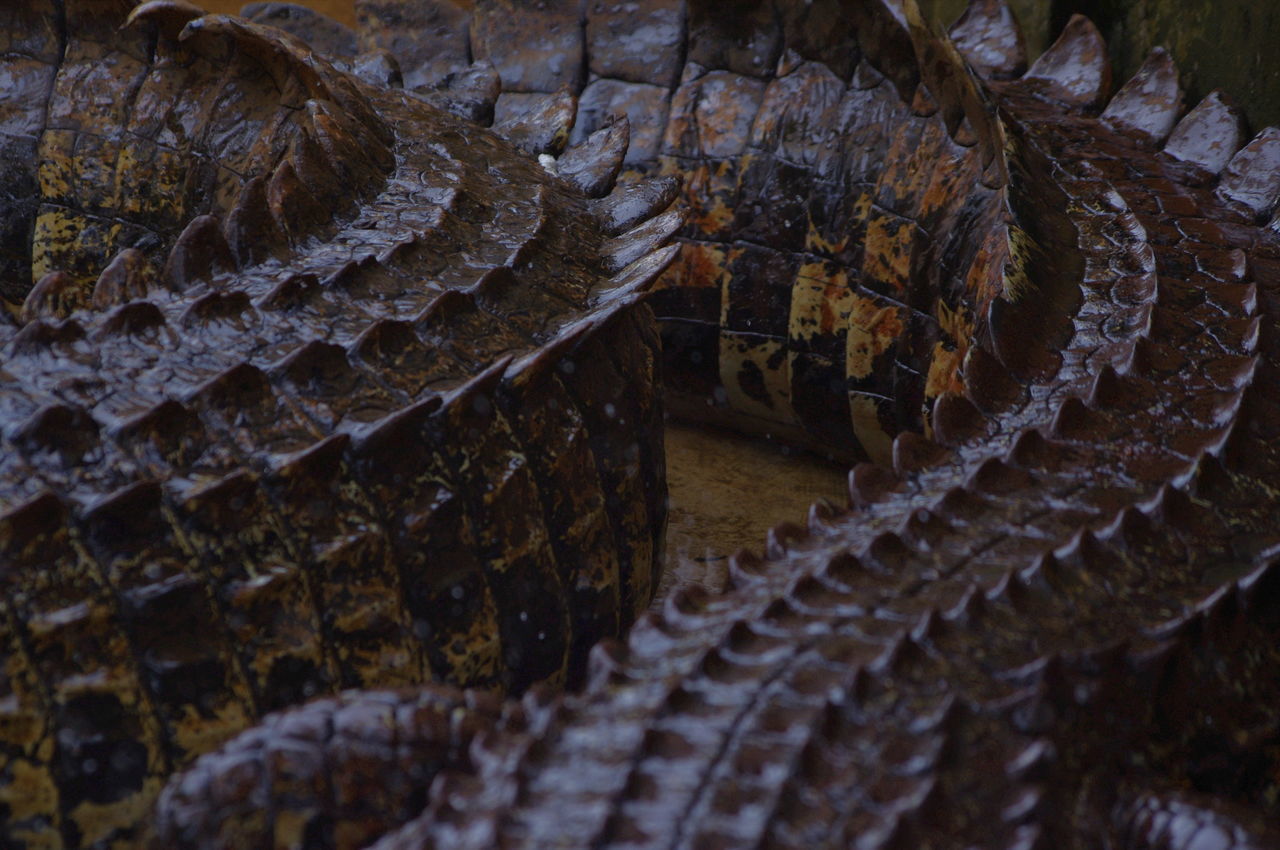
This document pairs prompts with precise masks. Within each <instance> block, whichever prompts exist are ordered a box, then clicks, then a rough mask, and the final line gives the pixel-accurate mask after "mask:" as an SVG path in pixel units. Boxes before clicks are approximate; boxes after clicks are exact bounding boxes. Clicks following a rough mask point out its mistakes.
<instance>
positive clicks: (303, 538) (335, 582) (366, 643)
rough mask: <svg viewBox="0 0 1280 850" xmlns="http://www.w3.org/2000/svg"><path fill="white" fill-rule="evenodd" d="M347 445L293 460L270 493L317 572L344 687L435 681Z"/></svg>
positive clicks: (275, 476) (277, 473) (327, 445)
mask: <svg viewBox="0 0 1280 850" xmlns="http://www.w3.org/2000/svg"><path fill="white" fill-rule="evenodd" d="M346 444H347V440H346V438H344V437H337V438H331V439H329V440H326V441H324V442H323V443H321V444H319V445H317V446H315V447H313V448H310V449H307V450H305V451H303V452H299V453H298V454H297V455H293V456H288V457H287V458H286V459H284V460H283V461H282V462H281V463H280V465H279V466H278V467H276V468H275V469H273V470H272V471H271V473H270V474H269V475H268V476H267V479H266V485H267V488H268V490H269V491H270V493H271V495H272V498H273V501H274V503H275V505H276V507H277V508H278V510H279V511H280V514H281V517H282V518H283V520H284V522H285V523H287V525H288V527H289V528H290V530H291V532H292V539H293V540H294V541H297V543H298V545H299V546H302V547H304V548H303V550H302V551H301V552H300V553H299V554H300V556H301V557H302V559H303V560H304V562H305V563H306V565H307V568H308V569H309V570H310V571H311V573H312V576H313V579H312V585H311V586H312V588H313V589H314V592H315V593H316V595H317V597H318V602H319V609H320V611H321V616H322V622H323V627H324V634H325V641H326V644H327V645H328V646H330V647H333V648H334V653H335V658H334V661H335V663H336V665H337V669H338V677H339V680H338V685H339V686H340V687H343V688H350V687H391V686H397V685H408V684H412V683H415V682H421V681H423V680H425V679H429V678H430V673H429V671H428V669H427V663H426V658H425V655H424V653H423V650H422V645H421V643H420V642H419V641H417V640H416V639H414V637H413V623H412V620H411V619H410V618H409V615H408V611H407V609H406V608H405V605H404V598H403V590H402V588H401V586H400V575H399V573H398V571H397V570H396V567H395V562H394V561H393V560H392V556H391V552H390V550H389V548H388V545H387V539H386V534H385V530H384V529H383V527H382V523H381V521H380V520H379V519H378V516H377V512H376V510H375V509H374V506H373V505H372V503H371V502H370V500H369V497H368V494H366V493H365V492H364V490H363V488H361V487H360V486H359V485H358V484H357V483H356V482H355V480H354V479H353V478H352V477H351V474H350V469H349V467H348V466H347V464H346V463H345V461H344V460H343V456H342V452H343V449H344V447H345V446H346Z"/></svg>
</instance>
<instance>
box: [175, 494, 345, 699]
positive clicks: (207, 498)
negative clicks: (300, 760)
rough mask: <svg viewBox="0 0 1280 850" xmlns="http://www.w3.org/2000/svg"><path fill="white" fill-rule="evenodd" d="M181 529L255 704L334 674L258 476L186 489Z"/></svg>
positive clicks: (319, 686) (304, 579)
mask: <svg viewBox="0 0 1280 850" xmlns="http://www.w3.org/2000/svg"><path fill="white" fill-rule="evenodd" d="M176 513H177V514H178V517H179V521H180V523H181V533H182V536H183V539H184V541H185V543H186V545H187V546H188V548H189V549H190V550H191V551H193V552H195V553H196V555H197V557H198V558H199V559H200V562H201V568H202V570H203V571H204V573H205V575H206V576H207V580H208V581H209V583H210V586H211V589H212V591H213V595H214V597H215V599H216V600H217V603H218V606H219V610H220V611H221V616H222V620H223V622H224V623H226V624H227V629H228V631H229V634H230V637H231V639H232V641H233V643H234V644H235V645H236V646H237V647H238V648H239V650H240V654H241V656H242V658H243V659H244V669H245V672H246V674H247V675H248V677H249V680H250V683H251V687H252V689H253V693H254V697H255V701H256V703H257V706H258V708H259V709H260V710H263V711H269V710H271V709H272V708H273V707H275V706H280V705H285V704H288V703H291V702H296V701H297V700H298V699H299V698H301V697H303V696H306V695H307V694H308V692H310V693H323V692H324V691H326V690H327V689H328V687H329V684H330V683H331V682H333V681H334V679H335V676H334V673H333V671H332V669H331V664H330V661H329V659H328V658H326V656H325V652H324V647H323V642H322V634H321V631H320V627H319V622H318V614H317V608H316V599H315V593H314V591H313V589H312V588H311V587H310V583H309V580H308V576H307V575H306V573H305V571H304V570H303V569H302V567H301V565H300V564H299V563H298V558H297V557H296V555H295V553H293V552H292V551H290V550H289V548H288V547H287V545H286V543H285V534H286V532H285V528H284V525H283V522H282V519H281V517H280V516H279V515H278V514H277V512H276V511H275V510H274V509H273V507H272V506H271V505H270V503H269V502H268V501H267V499H266V496H265V494H264V493H263V492H262V488H261V486H260V484H259V481H258V478H257V476H256V475H254V474H253V473H251V472H247V471H241V472H238V473H235V474H233V475H231V476H228V477H227V478H224V479H222V480H221V481H218V482H216V483H214V484H210V485H206V486H204V487H201V488H198V489H196V490H195V491H194V492H191V493H188V494H186V495H185V498H184V499H183V500H182V502H181V503H180V504H179V505H178V506H177V510H176Z"/></svg>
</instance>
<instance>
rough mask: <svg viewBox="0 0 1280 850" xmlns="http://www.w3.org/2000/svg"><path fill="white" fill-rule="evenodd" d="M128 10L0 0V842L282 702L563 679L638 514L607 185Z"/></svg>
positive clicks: (653, 508) (646, 523) (638, 524)
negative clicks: (1, 196) (568, 176)
mask: <svg viewBox="0 0 1280 850" xmlns="http://www.w3.org/2000/svg"><path fill="white" fill-rule="evenodd" d="M131 6H132V4H131V3H127V2H123V3H122V2H114V0H83V2H80V1H79V0H73V2H69V3H62V2H47V3H35V4H28V3H20V4H10V5H8V6H6V8H5V12H6V23H7V24H8V28H7V30H6V35H5V37H6V39H7V41H6V44H7V48H6V52H5V53H4V56H3V59H2V60H0V61H2V62H3V64H4V66H5V71H4V74H5V79H6V80H10V81H12V84H9V83H6V85H5V88H4V93H3V95H2V96H0V97H3V99H4V103H5V111H4V113H3V114H4V116H5V119H4V120H5V124H4V133H3V135H0V144H2V145H3V152H2V153H0V159H2V160H3V162H4V166H3V167H4V168H5V169H6V172H5V173H6V187H7V188H6V192H8V193H9V194H7V195H6V196H5V203H4V205H3V207H2V208H0V215H2V216H3V218H4V228H5V232H6V234H7V235H6V242H5V256H4V263H5V269H6V273H5V276H4V280H5V286H6V287H7V288H6V291H5V294H6V297H8V298H9V299H10V300H11V301H12V302H13V305H14V309H13V311H12V312H13V314H14V315H13V317H12V318H10V319H9V320H8V322H7V323H6V324H4V326H3V327H2V328H0V337H2V338H3V339H2V343H0V344H2V345H3V351H4V355H3V368H2V370H0V382H2V383H0V410H3V413H2V414H0V419H3V422H4V426H3V435H2V437H0V443H2V446H0V564H2V565H3V566H2V568H0V575H2V581H3V586H4V594H3V602H0V647H2V648H3V649H2V653H3V654H2V658H3V675H0V818H2V819H3V821H4V824H3V830H2V831H3V835H4V838H3V839H0V845H3V846H6V847H13V846H22V847H56V846H81V845H85V846H87V845H90V844H95V843H103V842H108V841H111V840H113V839H115V838H117V837H120V836H124V835H127V834H128V833H129V832H130V830H132V829H133V827H134V826H135V825H136V824H137V823H138V822H139V821H140V820H141V819H142V817H143V815H144V814H145V812H146V811H147V809H148V807H149V806H150V804H151V802H152V800H153V799H154V797H155V795H156V793H157V792H158V791H159V788H160V786H161V784H162V782H163V781H164V778H165V777H166V776H167V775H168V774H169V773H170V772H172V771H173V770H174V769H175V768H176V767H179V766H182V765H184V764H186V763H188V762H189V761H190V760H191V759H192V758H193V757H194V756H195V755H197V754H199V753H201V752H205V751H207V750H209V749H210V748H212V747H214V746H216V745H218V744H220V743H222V742H223V741H225V740H226V739H227V738H229V737H230V736H232V735H233V734H235V733H237V732H240V731H242V730H243V729H245V728H246V727H247V726H249V725H250V724H251V723H252V722H254V721H255V720H256V719H257V718H259V717H261V716H262V715H263V714H265V713H267V712H270V711H273V710H276V709H279V708H282V707H284V706H288V705H292V704H295V703H298V702H300V701H303V700H305V699H307V698H309V697H313V696H318V695H322V694H326V693H335V692H337V691H339V690H341V689H345V688H353V687H365V688H367V687H383V686H400V685H409V684H415V683H422V682H427V681H447V682H452V683H454V684H457V685H465V686H476V687H486V688H496V689H499V690H502V691H506V692H510V693H519V692H521V691H523V690H524V689H525V688H527V687H528V686H529V685H530V684H531V683H533V682H539V681H547V682H552V683H557V684H564V683H565V682H566V680H567V679H568V680H572V679H574V678H575V677H576V676H579V675H580V671H581V669H582V667H583V664H584V662H585V658H586V653H587V651H588V650H589V648H590V647H591V645H592V644H594V643H595V642H596V641H597V640H599V639H600V638H601V637H604V636H608V635H615V634H618V633H619V631H620V629H621V628H623V627H624V626H626V625H628V624H629V623H630V622H631V620H632V619H634V617H635V615H636V613H637V612H638V611H642V610H644V608H645V607H646V606H647V605H648V603H649V600H650V597H651V595H652V587H653V581H652V578H653V571H654V569H655V564H656V562H657V561H656V559H657V557H658V551H659V550H658V547H659V544H660V534H661V530H662V527H663V516H664V513H665V504H664V501H663V493H664V489H663V483H662V482H663V456H662V432H661V407H660V405H659V403H658V400H657V398H656V396H655V386H656V384H655V369H656V367H657V365H658V353H657V352H658V338H657V335H656V332H655V330H654V329H653V326H652V318H651V315H650V313H649V311H648V308H647V307H646V306H644V305H643V304H641V303H639V301H638V299H639V296H640V292H641V290H642V289H643V287H644V286H645V285H646V284H647V283H648V281H649V280H650V279H651V278H652V277H653V276H654V275H655V274H656V273H657V272H659V271H660V270H661V268H662V266H663V264H664V263H666V262H668V261H669V260H670V257H671V254H672V252H673V251H674V249H670V250H667V251H666V252H665V253H664V252H663V251H657V252H655V251H654V249H655V248H656V247H657V244H658V242H659V241H660V239H657V240H655V238H654V234H653V233H652V232H651V231H652V230H653V228H652V227H649V228H648V229H643V228H644V227H645V224H644V220H645V218H646V217H647V216H648V215H649V213H650V212H651V211H650V210H649V209H648V208H647V207H643V206H642V207H641V208H640V209H639V210H638V212H637V211H635V210H633V211H632V219H631V222H630V224H628V223H627V222H626V221H625V220H620V219H619V217H618V215H617V214H616V211H614V210H613V208H614V207H615V206H616V202H617V200H618V199H617V198H613V199H610V198H608V197H604V198H600V199H595V200H593V199H591V198H589V197H587V195H586V194H585V193H584V191H583V190H582V189H581V188H579V187H578V186H577V185H574V184H572V183H571V182H570V181H568V180H564V181H555V180H550V179H548V178H547V176H546V173H545V171H544V170H543V168H542V166H541V165H539V164H538V162H537V160H536V159H534V158H532V157H530V156H529V155H528V154H526V153H523V152H517V150H516V149H515V148H514V147H513V146H512V145H511V144H509V143H507V142H505V141H503V140H502V139H500V138H499V137H498V136H496V135H495V134H494V133H492V132H490V131H488V130H485V129H483V128H481V127H479V126H477V125H476V124H474V123H473V122H469V121H467V120H465V119H462V118H459V117H456V116H454V115H452V114H450V113H449V112H447V111H445V110H444V109H441V108H439V107H438V106H432V105H429V104H427V103H425V102H423V101H422V100H420V99H417V98H414V97H411V96H409V95H407V94H406V93H404V92H402V91H395V90H391V89H389V88H387V87H385V86H381V87H379V86H373V85H369V84H366V83H363V82H361V81H360V80H359V79H358V78H356V77H354V76H351V75H349V74H347V73H345V72H340V71H338V70H335V69H334V67H333V66H332V65H331V64H330V63H329V62H328V61H326V60H324V59H322V58H319V57H317V56H315V55H314V54H312V53H311V51H310V50H309V49H308V48H307V46H306V45H305V44H303V43H302V42H301V41H299V40H297V39H295V38H293V37H291V36H288V35H286V34H285V33H283V32H280V31H278V30H275V29H269V28H265V27H262V26H259V25H257V24H254V23H250V22H247V21H244V20H241V19H238V18H233V17H226V16H207V17H202V16H201V13H200V12H199V11H198V10H195V9H194V8H193V7H188V6H186V5H185V4H182V3H164V2H162V3H151V4H146V5H143V6H139V7H137V8H135V9H132V10H131V8H130V7H131ZM509 130H510V133H511V134H512V135H518V134H519V133H520V132H521V131H522V129H521V127H520V126H516V125H513V126H512V127H511V128H509ZM528 136H529V133H527V132H526V133H525V137H526V138H527V137H528ZM579 153H581V151H579ZM588 153H590V151H588ZM566 156H569V154H566ZM581 159H582V161H583V166H584V171H583V174H584V176H590V175H591V174H594V173H595V172H597V171H600V170H601V169H603V171H604V173H605V174H606V176H607V175H608V174H610V173H616V172H617V169H618V167H619V165H620V162H615V161H613V160H611V159H610V157H609V155H608V153H607V152H605V154H604V155H603V157H594V158H593V156H591V155H584V156H582V157H581ZM584 179H585V177H584ZM597 184H598V185H596V186H594V187H588V188H591V189H592V190H593V191H594V192H595V194H597V195H600V194H604V193H605V192H607V191H608V188H609V182H608V181H607V180H606V181H605V182H604V183H603V184H599V181H597ZM592 204H594V205H595V206H592ZM602 222H607V226H606V225H602ZM620 223H621V225H622V226H621V227H619V226H618V225H619V224H620ZM632 225H636V226H639V227H641V228H642V230H641V232H640V233H638V234H636V233H631V232H626V231H627V230H628V228H630V227H631V226H632ZM610 227H611V228H613V230H612V231H610V232H606V231H607V230H609V228H610ZM638 246H639V247H640V248H642V250H637V247H638ZM628 257H630V259H628ZM24 280H25V281H26V283H25V284H24V283H23V281H24ZM6 316H9V314H8V313H6ZM573 671H578V672H576V673H575V672H573Z"/></svg>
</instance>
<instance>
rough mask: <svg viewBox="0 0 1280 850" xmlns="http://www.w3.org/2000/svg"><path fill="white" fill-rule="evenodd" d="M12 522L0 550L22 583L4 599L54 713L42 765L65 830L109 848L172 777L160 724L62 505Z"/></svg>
mask: <svg viewBox="0 0 1280 850" xmlns="http://www.w3.org/2000/svg"><path fill="white" fill-rule="evenodd" d="M7 520H8V521H7V522H6V526H7V527H6V528H4V529H3V531H0V546H2V547H3V557H4V560H5V562H6V564H9V565H11V566H12V567H13V568H14V570H13V572H12V573H11V575H13V576H20V577H21V580H20V581H19V583H18V584H17V585H16V586H11V587H9V588H8V591H7V594H6V595H7V598H8V600H9V605H10V606H11V607H10V612H11V615H12V618H13V619H12V621H11V622H12V623H13V624H14V625H15V626H16V627H17V629H18V636H19V640H20V641H21V643H22V645H23V649H24V654H25V655H26V659H27V663H28V664H29V665H30V667H29V672H30V673H31V674H34V676H35V677H36V678H37V679H38V680H39V683H40V684H39V687H40V691H41V693H40V696H41V697H42V699H43V701H44V703H45V706H46V710H47V712H48V713H47V717H46V722H47V723H48V724H49V725H48V727H46V729H45V730H43V735H42V738H45V737H47V738H48V740H42V741H41V742H40V743H39V744H38V745H37V746H36V748H35V750H36V755H37V759H39V761H42V762H44V764H45V765H46V766H47V767H46V769H47V770H48V771H49V773H50V778H51V780H52V781H53V782H55V783H56V784H57V787H58V789H59V801H58V812H59V816H60V818H61V820H62V825H61V829H62V831H63V833H64V834H72V835H80V836H84V837H85V838H86V839H87V842H91V841H102V840H107V841H109V840H111V839H112V838H113V836H115V835H116V833H117V832H124V831H127V830H128V829H129V828H130V827H131V825H132V824H134V823H135V822H136V821H137V820H138V818H140V817H142V816H143V815H144V814H145V813H146V811H147V808H148V806H149V805H150V801H151V800H152V799H153V798H154V795H155V794H156V793H157V792H158V791H159V788H160V786H161V784H162V782H163V777H164V776H166V775H167V774H168V772H169V770H170V765H169V763H168V758H167V755H166V750H165V736H164V732H163V728H162V724H161V722H160V720H159V718H158V717H157V716H156V713H155V710H154V705H153V704H152V702H151V700H150V698H149V697H148V696H147V693H146V691H145V689H144V688H143V687H142V686H141V683H140V682H139V678H138V670H137V668H136V666H135V657H134V654H133V651H132V647H131V646H130V644H129V642H128V640H127V638H126V634H125V631H124V629H123V628H122V624H121V618H120V612H119V610H118V607H117V602H116V600H115V598H114V597H113V596H112V595H111V593H110V592H109V590H108V587H107V585H106V582H105V580H104V578H103V576H102V575H101V573H100V571H99V565H98V564H97V563H96V562H95V561H94V559H93V558H92V557H91V556H90V555H89V553H88V552H87V550H86V549H85V547H84V544H83V541H82V540H81V539H79V536H78V534H77V533H76V532H75V531H74V530H73V529H72V528H71V527H70V525H69V516H68V515H67V513H66V511H65V509H64V508H63V506H62V505H61V504H60V503H59V502H58V501H57V500H56V499H55V498H54V497H53V496H42V497H38V498H37V499H36V500H34V501H32V502H30V503H29V505H28V508H27V509H26V510H24V511H20V512H17V513H15V514H11V515H10V516H9V517H8V518H7ZM42 566H43V569H42V568H41V567H42ZM18 623H21V625H20V626H18V625H17V624H18ZM20 675H21V674H20ZM46 752H47V756H46V755H45V753H46ZM33 766H34V765H33ZM28 780H29V781H30V782H34V783H36V784H37V785H38V784H40V782H41V780H39V779H38V778H37V777H36V776H34V775H31V776H29V777H28ZM48 828H49V829H51V830H52V829H57V828H58V826H57V825H56V824H52V823H50V824H49V825H48Z"/></svg>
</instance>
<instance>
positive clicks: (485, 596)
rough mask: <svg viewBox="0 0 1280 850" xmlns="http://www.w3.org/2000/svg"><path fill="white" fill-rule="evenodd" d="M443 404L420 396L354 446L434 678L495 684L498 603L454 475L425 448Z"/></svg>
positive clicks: (498, 653)
mask: <svg viewBox="0 0 1280 850" xmlns="http://www.w3.org/2000/svg"><path fill="white" fill-rule="evenodd" d="M438 403H439V402H438V401H428V402H421V403H419V404H418V405H415V406H414V407H412V408H410V409H409V410H407V411H405V413H403V414H402V415H401V416H399V417H397V418H396V419H394V420H392V421H391V422H389V423H386V424H385V425H383V426H382V427H380V428H379V429H378V430H377V431H375V432H374V433H372V434H370V435H368V437H367V438H365V439H364V440H363V441H361V443H360V444H359V445H357V446H356V448H355V465H356V467H357V469H356V470H355V471H356V475H357V477H358V478H359V480H360V481H361V482H362V483H363V486H364V489H365V491H366V492H367V493H368V496H369V500H370V502H371V503H372V504H373V505H374V506H375V507H376V508H377V509H378V510H379V511H380V512H381V514H382V515H383V516H384V517H385V519H384V522H385V527H386V529H387V531H388V537H389V538H390V542H391V544H392V550H393V556H394V558H395V562H396V564H397V567H398V569H399V572H400V586H401V587H402V588H403V589H404V596H405V608H406V611H407V614H408V616H409V617H410V619H411V627H412V629H413V634H414V636H415V637H417V638H419V639H420V640H422V641H423V643H424V644H425V645H426V647H427V661H428V663H429V665H430V668H431V673H432V676H433V678H438V679H443V680H447V681H450V682H456V683H458V684H460V685H465V686H476V687H486V686H488V687H492V686H494V685H497V684H499V683H500V681H501V678H500V677H501V674H502V670H503V667H502V644H501V641H500V639H499V635H498V623H497V606H496V605H495V603H494V599H493V594H492V592H491V590H490V588H489V586H488V583H487V582H485V581H484V579H483V575H482V573H481V567H480V564H479V562H478V560H477V559H476V556H475V554H474V552H475V537H474V533H473V530H472V523H471V519H470V515H469V513H468V511H467V509H466V506H465V505H464V504H463V501H462V499H461V497H460V496H459V495H458V494H457V489H458V488H457V485H456V484H455V482H454V479H453V474H452V472H451V471H450V469H449V468H448V466H447V465H446V464H445V462H444V460H443V458H441V457H440V455H439V454H438V453H436V452H432V451H430V450H429V449H428V447H429V446H430V445H431V440H432V433H433V428H432V427H431V426H430V425H429V424H428V420H429V418H430V415H431V412H432V410H433V409H434V407H436V406H438Z"/></svg>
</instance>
